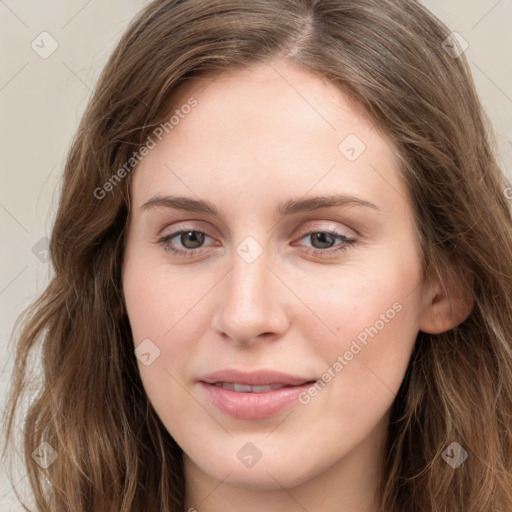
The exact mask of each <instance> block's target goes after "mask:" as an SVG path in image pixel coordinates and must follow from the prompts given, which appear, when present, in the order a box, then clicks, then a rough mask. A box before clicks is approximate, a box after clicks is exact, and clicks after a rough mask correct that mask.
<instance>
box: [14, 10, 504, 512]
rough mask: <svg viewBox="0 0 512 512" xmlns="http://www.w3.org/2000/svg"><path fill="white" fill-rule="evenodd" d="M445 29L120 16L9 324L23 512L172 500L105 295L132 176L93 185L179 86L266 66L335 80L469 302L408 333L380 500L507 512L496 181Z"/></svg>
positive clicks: (401, 509) (173, 503)
mask: <svg viewBox="0 0 512 512" xmlns="http://www.w3.org/2000/svg"><path fill="white" fill-rule="evenodd" d="M449 34H450V31H449V29H448V28H447V27H446V26H445V25H444V24H442V23H441V22H440V21H439V20H438V19H437V18H436V17H435V16H433V15H432V14H431V13H430V12H429V11H428V10H427V9H425V8H424V7H423V6H422V5H421V4H419V3H418V2H416V1H414V0H358V1H357V2H354V1H351V0H251V1H250V2H248V1H246V0H211V1H209V2H205V1H204V0H155V1H152V2H151V3H149V4H148V5H147V6H146V7H145V8H144V9H143V10H142V11H141V12H140V13H139V14H138V15H137V16H136V17H135V18H134V19H133V21H132V22H131V24H130V25H129V27H128V29H127V30H126V32H125V33H124V35H123V36H122V38H121V39H120V42H119V43H118V44H117V46H116V48H115V50H114V51H113V53H112V54H111V55H110V58H109V60H108V62H107V64H106V66H105V67H104V69H103V71H102V73H101V75H100V77H99V80H98V83H97V85H96V88H95V90H94V93H93V96H92V97H91V99H90V101H89V103H88V106H87V108H86V111H85V113H84V115H83V117H82V120H81V123H80V125H79V128H78V131H77V133H76V135H75V138H74V140H73V143H72V145H71V147H70V150H69V153H68V157H67V161H66V165H65V169H64V179H63V184H62V189H61V196H60V203H59V207H58V212H57V216H56V220H55V224H54V227H53V232H52V236H51V243H50V257H51V264H52V268H53V270H52V278H51V281H50V283H49V284H48V286H47V288H46V289H45V291H44V292H43V293H42V294H41V296H40V297H39V298H38V299H37V300H36V301H35V302H34V303H33V304H32V305H31V306H30V307H29V308H27V309H26V310H25V311H24V312H23V314H22V315H21V316H20V317H19V319H18V324H17V325H19V326H20V333H19V335H16V355H15V358H16V359H15V368H14V372H13V378H12V382H11V389H10V392H9V402H8V408H7V419H6V421H5V426H4V428H5V433H6V444H5V446H4V453H5V450H6V448H7V445H8V444H9V441H10V440H12V439H13V437H14V431H15V425H16V424H17V422H19V423H18V424H19V425H20V428H22V430H23V432H24V434H23V436H24V437H23V449H22V450H23V454H24V464H25V466H26V471H27V474H28V476H29V482H30V487H31V491H32V493H33V495H34V498H35V503H36V506H37V510H38V511H39V512H49V511H52V512H64V511H65V512H90V511H92V510H94V511H95V512H119V511H123V512H140V511H142V510H153V511H160V512H183V507H184V476H183V466H182V450H181V449H180V447H179V446H178V445H177V444H176V442H175V441H174V440H173V439H172V437H171V436H170V434H169V433H168V432H167V431H166V429H165V427H164V426H163V424H162V423H161V422H160V420H159V418H158V417H157V415H156V413H155V412H154V410H153V409H152V407H151V405H150V404H149V402H148V398H147V396H146V394H145V392H144V388H143V386H142V382H141V379H140V377H139V373H138V369H137V365H136V361H135V356H134V350H133V349H134V347H133V340H132V336H131V330H130V326H129V322H128V318H127V315H126V310H125V304H124V299H123V293H122V283H121V272H120V270H121V264H122V258H123V251H124V240H125V233H126V225H127V220H128V218H129V212H130V201H129V197H130V183H131V177H132V175H133V172H132V171H133V170H131V169H129V170H128V171H127V172H126V173H125V174H126V176H124V177H123V179H121V180H118V181H116V182H115V183H113V182H112V181H111V180H112V176H113V174H114V173H115V171H116V170H117V169H120V168H122V167H123V166H124V165H125V164H126V162H128V161H130V158H132V157H133V155H134V152H137V151H138V150H139V149H140V148H141V147H142V146H143V144H144V142H145V141H146V139H147V137H148V135H150V134H151V132H152V130H154V129H155V127H157V126H159V125H160V124H161V123H162V122H165V121H166V120H167V117H168V115H169V112H170V107H171V106H172V105H170V104H169V99H170V98H171V94H172V92H173V91H174V89H175V88H176V86H177V85H178V84H180V83H182V82H183V81H185V80H187V79H188V78H191V77H195V76H198V75H200V74H202V73H208V72H212V73H216V72H219V73H220V72H222V71H223V70H231V69H241V68H244V67H247V66H250V65H251V64H255V63H269V62H271V61H272V60H274V59H284V60H286V61H288V62H290V63H294V64H295V65H297V66H299V67H300V68H301V69H303V70H306V71H311V72H313V73H315V74H317V75H318V76H322V77H325V78H327V79H328V80H330V81H331V82H332V83H334V84H336V85H337V86H339V88H340V90H341V91H343V92H344V93H346V94H348V95H349V96H350V97H351V98H352V99H353V100H354V101H357V102H358V103H359V104H361V105H362V106H363V107H364V109H365V110H366V111H367V112H368V114H369V115H370V116H371V117H372V119H373V120H374V121H375V123H377V124H378V125H379V127H380V128H381V129H382V130H383V131H384V132H385V133H386V134H388V135H389V136H390V137H391V138H392V140H393V141H394V143H395V145H396V148H397V153H398V156H399V159H400V169H399V171H400V173H401V176H402V177H403V179H404V180H405V183H406V185H407V189H408V191H409V193H410V197H411V198H412V208H413V211H414V214H415V218H416V223H417V229H418V236H419V238H420V241H421V248H422V262H423V265H424V269H425V275H426V276H434V275H437V276H439V277H440V278H441V280H442V282H443V283H444V284H447V283H450V282H452V283H456V284H457V286H459V287H465V288H466V289H468V290H469V292H468V293H470V294H471V296H472V297H473V301H474V305H473V309H472V310H471V313H470V314H469V316H468V317H467V318H466V320H465V321H464V322H462V323H461V324H460V325H458V326H457V327H455V328H453V329H450V330H449V331H446V332H444V333H442V334H438V335H432V334H426V333H423V332H419V333H418V336H417V340H416V344H415V347H414V351H413V354H412V357H411V360H410V364H409V367H408V369H407V372H406V375H405V378H404V380H403V382H402V385H401V387H400V390H399V392H398V395H397V396H396V399H395V401H394V403H393V407H392V415H391V421H390V425H389V434H388V441H387V446H386V468H385V472H384V474H383V475H382V486H381V498H382V500H381V501H382V504H381V511H382V512H420V511H421V512H440V511H442V512H460V511H461V510H463V511H464V512H510V511H511V510H512V212H511V205H510V203H509V202H508V201H507V198H506V194H505V193H504V191H505V189H506V187H507V186H508V185H509V184H508V182H507V180H506V178H505V176H504V174H503V173H502V171H501V170H500V168H499V166H498V164H497V161H496V156H495V142H494V135H493V134H492V130H491V128H490V123H489V121H488V119H487V117H486V115H485V113H484V112H483V109H482V106H481V104H480V102H479V99H478V97H477V94H476V92H475V88H474V84H473V80H472V77H471V73H470V69H469V66H468V64H467V60H466V58H465V56H464V55H461V56H460V57H458V58H454V56H453V55H450V52H447V51H445V48H446V45H445V47H443V41H445V40H446V38H447V37H448V36H449ZM125 169H126V167H125ZM109 180H110V181H109ZM107 182H109V183H111V185H112V186H107V185H105V184H106V183H107ZM102 190H103V191H105V190H108V191H109V192H108V194H105V193H104V192H101V193H100V192H99V191H102ZM508 190H510V189H508ZM447 289H449V287H448V286H447ZM38 351H39V353H38ZM33 354H38V357H31V356H32V355H33ZM32 359H34V361H32ZM36 362H37V364H39V365H41V368H42V369H41V373H40V376H39V386H38V388H37V392H35V393H33V392H32V391H31V390H33V386H32V383H33V382H34V381H33V379H34V378H35V377H33V376H32V375H31V373H30V368H31V367H32V366H31V365H32V364H35V363H36ZM28 395H30V397H29V399H28V402H27V407H26V410H25V409H24V408H23V407H22V403H23V400H24V398H26V397H27V396H28ZM18 416H21V417H20V418H18ZM42 442H46V443H48V444H49V445H50V446H51V447H52V448H54V449H55V451H56V452H57V453H58V458H57V460H55V462H53V464H51V465H50V466H49V467H48V468H47V469H44V468H42V467H41V466H40V465H38V464H36V463H35V462H34V460H33V458H32V456H31V454H32V452H33V451H34V450H35V449H36V448H37V447H38V446H39V445H40V444H41V443H42ZM452 442H457V443H459V444H460V445H461V446H462V447H463V448H464V449H465V450H466V451H467V453H468V459H467V460H466V461H465V462H464V464H462V465H461V466H460V467H458V468H457V469H456V470H454V469H453V468H452V467H451V466H450V465H448V464H447V463H446V462H445V461H444V460H443V457H442V454H443V451H444V450H445V449H446V447H447V446H449V445H450V443H452Z"/></svg>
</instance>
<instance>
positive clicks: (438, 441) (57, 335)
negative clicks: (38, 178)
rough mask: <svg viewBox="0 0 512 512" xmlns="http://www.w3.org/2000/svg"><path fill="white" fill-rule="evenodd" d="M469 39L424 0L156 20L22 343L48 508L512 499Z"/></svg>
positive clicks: (99, 135) (504, 332) (92, 157)
mask: <svg viewBox="0 0 512 512" xmlns="http://www.w3.org/2000/svg"><path fill="white" fill-rule="evenodd" d="M450 37H451V36H450V33H449V30H448V29H447V28H446V27H445V26H444V25H442V24H441V23H440V22H439V21H438V20H437V19H436V18H434V17H433V16H432V15H431V14H430V13H429V12H428V11H426V10H425V8H423V7H422V6H421V5H419V4H418V3H417V2H415V1H411V0H394V1H391V0H386V1H382V0H378V1H377V0H361V1H359V2H357V3H354V2H348V1H344V0H322V1H321V2H320V1H315V0H257V1H255V2H242V1H235V0H217V1H215V2H208V3H206V2H202V1H199V0H188V1H181V2H178V1H168V0H167V1H163V0H158V1H154V2H152V3H151V4H149V5H148V6H147V7H146V8H145V9H144V10H143V11H142V12H141V13H140V14H139V15H138V16H137V18H136V19H135V20H134V21H133V22H132V24H131V25H130V27H129V28H128V30H127V32H126V34H125V35H124V37H123V38H122V40H121V41H120V43H119V44H118V46H117V48H116V50H115V51H114V52H113V54H112V56H111V58H110V60H109V62H108V63H107V65H106V67H105V69H104V71H103V73H102V75H101V77H100V79H99V82H98V85H97V87H96V91H95V94H94V97H93V98H92V99H91V102H90V105H89V106H88V108H87V111H86V113H85V115H84V117H83V120H82V123H81V125H80V128H79V130H78V133H77V136H76V138H75V141H74V143H73V146H72V148H71V151H70V154H69V156H68V160H67V164H66V169H65V176H64V184H63V188H62V196H61V202H60V206H59V211H58V215H57V219H56V222H55V226H54V230H53V235H52V240H51V259H52V263H53V266H54V269H55V276H54V277H53V279H52V281H51V283H50V284H49V286H48V288H47V290H46V291H45V293H44V294H43V295H42V297H41V298H40V299H39V300H38V301H37V302H36V303H35V304H34V306H33V307H32V308H31V309H30V310H29V311H28V312H27V314H26V316H25V318H24V329H23V331H22V333H21V336H20V339H19V344H18V354H17V359H16V368H15V374H14V379H13V387H12V395H11V402H10V407H9V411H8V412H9V415H8V420H9V421H8V422H7V433H8V438H9V436H11V437H12V429H13V421H14V418H15V413H16V411H17V410H18V408H19V404H20V400H21V397H22V396H23V395H24V393H25V392H26V390H27V389H28V388H27V386H28V383H27V380H26V378H25V375H26V364H27V363H28V357H29V355H31V354H32V352H33V351H34V350H35V349H37V347H40V348H41V349H42V364H43V370H44V374H43V377H42V385H41V388H40V393H39V394H38V395H37V396H36V397H35V398H33V400H32V403H31V405H30V407H29V409H28V412H27V416H26V420H25V423H24V427H25V428H24V431H25V439H24V450H25V460H26V464H27V471H28V475H29V477H30V482H31V485H32V489H33V491H34V496H35V498H36V502H37V507H38V508H37V510H40V511H46V510H52V511H57V512H60V511H64V510H66V511H77V512H78V511H81V512H82V511H83V512H85V511H90V510H94V511H114V510H116V511H118V510H123V511H141V510H161V511H180V512H182V511H185V510H188V511H191V510H197V511H199V512H202V511H206V512H208V511H217V510H222V511H230V510H245V511H249V510H250V511H252V510H267V511H274V510H290V511H291V510H320V509H321V510H324V511H331V510H332V511H334V510H343V511H344V512H352V511H356V510H357V511H368V512H374V511H379V512H390V511H393V512H395V511H396V512H399V511H407V512H411V511H418V512H419V511H422V512H424V511H438V510H443V511H448V512H451V511H453V512H455V511H460V510H465V511H477V510H478V511H480V512H481V511H489V512H490V511H497V510H500V511H508V510H511V509H512V436H511V432H512V414H511V413H512V342H511V340H512V321H511V318H512V215H511V209H510V204H509V203H508V201H507V198H506V193H505V190H506V187H507V183H506V180H505V177H504V175H503V174H502V173H501V171H500V169H499V168H498V166H497V164H496V160H495V158H494V156H493V154H492V151H491V146H490V141H489V140H490V136H489V135H488V129H487V127H486V123H485V117H484V113H483V112H482V108H481V105H480V103H479V101H478V99H477V95H476V93H475V90H474V85H473V82H472V79H471V76H470V72H469V69H468V66H467V63H466V61H465V58H464V55H463V54H461V53H460V52H454V51H447V50H446V48H451V49H452V50H453V48H454V46H455V45H456V41H455V40H453V39H451V38H450ZM447 42H448V43H447ZM37 459H41V460H39V462H38V460H37Z"/></svg>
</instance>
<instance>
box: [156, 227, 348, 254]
mask: <svg viewBox="0 0 512 512" xmlns="http://www.w3.org/2000/svg"><path fill="white" fill-rule="evenodd" d="M190 232H193V233H201V234H203V235H206V236H209V235H208V234H207V233H206V232H205V231H201V230H200V229H193V228H187V227H183V228H181V229H180V230H179V231H175V232H174V233H171V234H169V235H166V236H164V237H162V238H160V239H159V240H158V242H157V243H159V244H161V245H162V247H163V248H164V250H165V251H166V252H169V253H171V254H174V255H176V256H179V257H184V258H186V257H192V256H195V255H196V254H197V253H198V252H201V250H202V248H198V249H186V250H181V249H176V248H175V247H172V246H171V245H169V241H170V240H172V239H173V238H176V237H177V236H180V235H182V234H184V233H190ZM316 233H323V234H327V235H330V236H332V237H334V238H337V239H340V240H341V241H342V242H343V244H341V245H340V246H338V248H337V249H332V248H326V249H311V248H309V249H306V253H307V254H310V255H313V256H320V257H325V256H326V254H327V255H328V256H332V255H333V254H338V253H341V252H343V251H346V250H347V249H349V247H351V246H353V245H354V244H355V243H356V240H355V239H353V238H349V237H347V236H345V235H343V234H341V233H338V232H336V231H330V230H310V231H307V232H305V233H302V234H301V236H300V238H299V240H302V239H303V238H305V237H307V236H310V235H313V234H316Z"/></svg>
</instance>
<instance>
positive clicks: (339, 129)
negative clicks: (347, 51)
mask: <svg viewBox="0 0 512 512" xmlns="http://www.w3.org/2000/svg"><path fill="white" fill-rule="evenodd" d="M191 99H193V100H194V101H195V102H196V106H195V107H194V108H192V109H190V108H182V107H183V106H184V105H187V104H190V101H191ZM170 104H171V105H172V108H170V109H169V115H168V117H169V118H170V117H171V116H172V115H174V118H175V124H173V127H172V129H169V130H168V131H167V132H165V133H163V137H162V140H161V141H158V140H157V141H156V142H157V144H156V147H155V148H154V149H152V150H151V151H150V153H149V154H148V155H147V156H146V157H145V158H144V159H143V161H142V162H141V164H140V165H139V168H138V169H137V172H136V173H135V176H134V183H133V187H134V196H135V197H134V198H135V201H136V203H139V205H140V204H141V203H142V202H143V201H145V200H147V199H148V196H149V195H150V194H155V193H162V194H163V193H169V191H170V189H179V192H180V193H181V192H188V193H190V192H192V193H193V194H195V195H197V196H201V197H208V196H209V195H210V196H211V193H212V192H214V191H215V193H216V194H217V195H219V196H221V197H226V198H227V197H229V198H230V199H231V200H233V201H235V199H234V194H236V193H238V192H239V193H242V192H248V191H250V192H251V195H250V201H255V205H256V204H257V203H256V202H257V200H258V199H261V200H265V201H267V202H268V201H270V200H272V199H273V198H274V197H275V199H276V200H278V198H279V201H281V200H282V197H283V194H287V195H290V194H291V195H304V194H307V193H308V190H311V191H312V192H315V193H318V192H322V191H323V192H325V191H330V192H335V191H343V192H345V193H348V194H354V195H358V194H360V193H361V192H362V191H364V192H365V194H370V195H372V196H373V199H376V200H379V197H382V196H386V195H387V196H392V195H394V196H396V195H397V194H398V195H399V196H400V195H401V196H402V198H403V197H405V191H404V190H403V186H402V183H401V182H400V180H399V177H398V173H397V161H396V158H395V156H394V153H393V143H392V141H391V139H390V138H389V137H387V136H386V135H385V134H383V133H382V132H381V131H380V130H379V129H378V128H377V127H376V125H375V123H374V122H373V121H372V119H370V117H369V116H368V115H367V114H366V113H365V111H364V110H363V109H362V108H361V106H360V105H359V104H358V103H357V102H355V101H353V100H352V99H350V98H349V97H348V96H347V95H346V94H344V93H343V92H342V91H341V90H340V89H338V88H337V87H336V86H335V85H334V84H333V83H331V82H329V81H327V80H326V79H324V78H322V77H318V76H316V75H313V74H312V73H310V72H307V71H303V70H301V69H299V68H296V67H295V66H293V65H290V64H288V63H282V62H274V63H269V64H261V65H257V66H252V67H250V68H245V69H242V70H235V71H225V72H222V73H216V74H214V73H209V74H205V75H202V76H200V77H196V78H195V79H192V80H190V81H187V82H183V83H182V84H180V86H179V87H178V88H177V89H176V90H175V92H174V94H173V96H172V97H171V98H170ZM176 121H177V122H176ZM313 189H314V190H313ZM315 195H316V194H315ZM247 199H249V198H246V200H247ZM384 199H385V198H384ZM396 199H397V198H395V200H396Z"/></svg>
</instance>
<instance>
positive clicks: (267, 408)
mask: <svg viewBox="0 0 512 512" xmlns="http://www.w3.org/2000/svg"><path fill="white" fill-rule="evenodd" d="M315 380H316V379H314V378H313V379H311V378H307V377H306V378H305V377H298V376H294V375H290V374H287V373H283V372H278V371H273V370H258V371H254V372H250V373H245V372H241V371H239V370H234V369H227V370H222V371H219V372H214V373H211V374H209V375H206V376H204V377H202V378H201V379H200V381H199V385H200V386H201V389H202V390H203V393H204V394H205V396H206V398H207V399H208V401H209V402H210V403H212V404H213V405H214V406H215V407H216V408H217V409H219V410H220V411H221V412H223V413H224V414H228V415H229V416H233V417H235V418H239V419H246V420H259V419H263V418H269V417H271V416H274V415H276V414H277V413H279V412H281V411H283V410H284V409H286V408H288V407H290V406H291V405H292V404H294V403H296V402H297V399H298V396H299V395H300V393H302V392H304V391H307V389H308V388H309V387H310V386H311V385H312V384H313V383H314V382H315ZM217 382H234V383H238V384H246V385H250V386H266V385H270V384H282V385H284V386H286V387H283V388H281V389H274V390H270V391H263V392H261V393H253V392H237V391H232V390H229V389H224V388H222V387H219V386H215V383H217Z"/></svg>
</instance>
